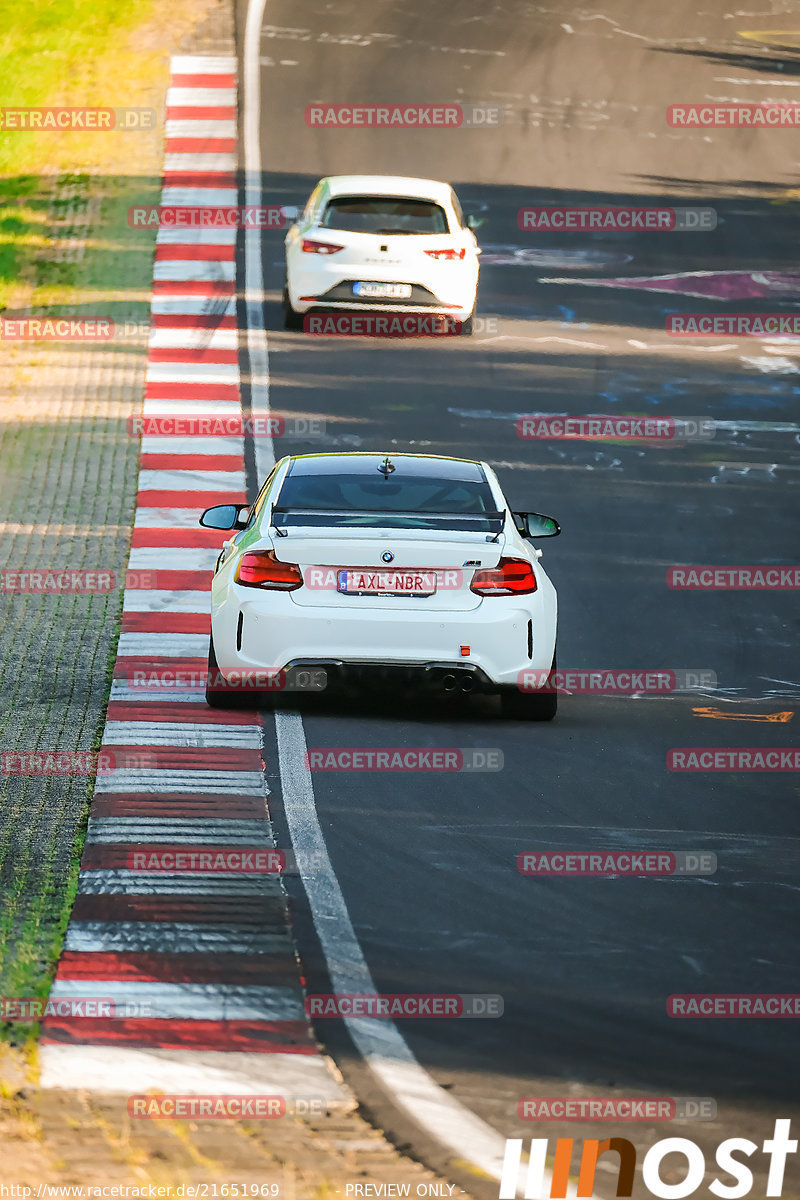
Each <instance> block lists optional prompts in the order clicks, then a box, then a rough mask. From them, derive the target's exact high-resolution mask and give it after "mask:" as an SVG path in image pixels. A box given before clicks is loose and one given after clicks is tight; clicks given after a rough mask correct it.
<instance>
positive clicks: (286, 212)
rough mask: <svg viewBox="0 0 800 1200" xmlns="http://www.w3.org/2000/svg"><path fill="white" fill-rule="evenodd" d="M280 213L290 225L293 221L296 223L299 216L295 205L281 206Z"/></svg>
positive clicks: (298, 210)
mask: <svg viewBox="0 0 800 1200" xmlns="http://www.w3.org/2000/svg"><path fill="white" fill-rule="evenodd" d="M281 212H282V213H283V216H284V218H285V220H286V221H288V222H289V224H290V225H291V224H292V222H293V221H296V220H297V218H298V217H299V215H300V209H299V208H298V207H297V205H296V204H282V205H281Z"/></svg>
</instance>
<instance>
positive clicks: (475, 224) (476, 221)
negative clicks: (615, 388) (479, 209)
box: [467, 213, 486, 229]
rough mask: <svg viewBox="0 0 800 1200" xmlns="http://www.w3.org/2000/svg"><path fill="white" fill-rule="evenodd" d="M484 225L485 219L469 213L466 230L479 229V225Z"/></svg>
mask: <svg viewBox="0 0 800 1200" xmlns="http://www.w3.org/2000/svg"><path fill="white" fill-rule="evenodd" d="M485 224H486V217H479V216H477V214H476V213H470V215H469V216H468V217H467V229H480V227H481V225H485Z"/></svg>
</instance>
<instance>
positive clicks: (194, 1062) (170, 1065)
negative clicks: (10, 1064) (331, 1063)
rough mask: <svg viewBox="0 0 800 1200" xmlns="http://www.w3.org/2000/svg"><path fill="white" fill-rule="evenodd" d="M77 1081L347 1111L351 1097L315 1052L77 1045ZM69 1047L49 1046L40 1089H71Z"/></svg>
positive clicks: (95, 1087) (102, 1087)
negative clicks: (305, 1101) (319, 1103)
mask: <svg viewBox="0 0 800 1200" xmlns="http://www.w3.org/2000/svg"><path fill="white" fill-rule="evenodd" d="M80 1049H81V1055H80V1085H81V1087H82V1088H84V1089H86V1090H87V1091H102V1092H114V1091H118V1090H119V1080H120V1079H124V1080H125V1087H126V1089H127V1090H128V1091H129V1093H130V1094H136V1093H143V1092H148V1091H151V1090H154V1089H155V1090H157V1091H159V1092H173V1093H176V1094H178V1095H205V1096H208V1095H215V1096H216V1095H248V1096H250V1095H269V1096H286V1097H287V1098H293V1097H297V1096H306V1097H308V1096H319V1097H321V1098H322V1099H323V1100H324V1101H325V1102H326V1104H327V1105H328V1106H329V1107H330V1108H335V1109H337V1110H339V1111H348V1110H350V1109H352V1108H354V1107H355V1104H354V1101H353V1100H352V1099H351V1098H350V1097H349V1096H348V1095H347V1093H346V1092H345V1091H344V1089H343V1088H342V1087H341V1086H340V1084H339V1083H338V1082H337V1081H336V1079H335V1078H334V1076H333V1075H332V1073H331V1071H330V1069H329V1067H328V1064H327V1062H326V1060H325V1059H323V1058H322V1057H320V1055H318V1054H314V1055H311V1054H239V1053H236V1052H231V1051H225V1052H223V1051H219V1050H206V1051H202V1052H198V1051H196V1050H134V1049H129V1048H127V1047H116V1046H81V1048H80ZM75 1066H76V1064H75V1058H74V1055H73V1047H72V1046H48V1047H47V1058H46V1062H45V1063H44V1064H43V1068H42V1075H41V1083H42V1086H43V1087H60V1088H73V1089H74V1087H75V1078H76V1077H75Z"/></svg>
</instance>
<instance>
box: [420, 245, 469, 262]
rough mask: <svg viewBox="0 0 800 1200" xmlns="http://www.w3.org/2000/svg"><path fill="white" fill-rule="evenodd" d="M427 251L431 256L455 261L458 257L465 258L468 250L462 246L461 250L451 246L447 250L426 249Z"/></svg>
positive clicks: (441, 259) (445, 260) (446, 260)
mask: <svg viewBox="0 0 800 1200" xmlns="http://www.w3.org/2000/svg"><path fill="white" fill-rule="evenodd" d="M425 253H426V254H429V255H430V256H431V258H436V259H439V260H440V261H444V262H455V260H456V259H459V258H464V256H465V255H466V253H467V252H466V250H465V249H464V247H463V246H462V247H461V249H460V250H455V249H453V248H452V247H450V248H449V249H447V250H426V251H425Z"/></svg>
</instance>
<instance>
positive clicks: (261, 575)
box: [233, 550, 303, 592]
mask: <svg viewBox="0 0 800 1200" xmlns="http://www.w3.org/2000/svg"><path fill="white" fill-rule="evenodd" d="M233 578H234V580H235V581H236V583H241V584H243V585H244V587H259V588H268V589H270V590H272V591H279V592H293V591H294V590H295V588H299V587H302V586H303V575H302V572H301V570H300V568H299V567H298V566H297V564H296V563H285V562H280V561H279V560H278V559H277V558H276V557H275V551H274V550H248V551H247V553H246V554H243V555H242V557H241V558H240V559H239V564H238V566H237V568H236V573H235V574H234V577H233Z"/></svg>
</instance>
